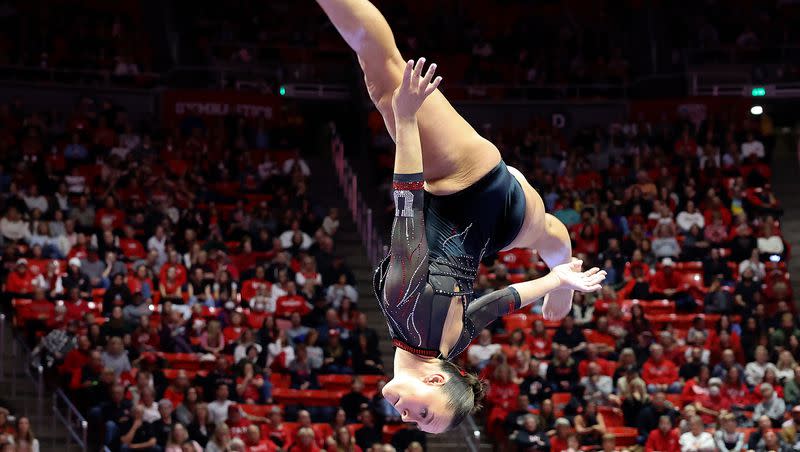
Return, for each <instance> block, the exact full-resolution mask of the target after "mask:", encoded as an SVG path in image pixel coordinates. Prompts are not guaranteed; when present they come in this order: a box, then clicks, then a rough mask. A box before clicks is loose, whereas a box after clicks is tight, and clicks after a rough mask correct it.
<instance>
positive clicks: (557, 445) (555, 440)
mask: <svg viewBox="0 0 800 452" xmlns="http://www.w3.org/2000/svg"><path fill="white" fill-rule="evenodd" d="M570 428H571V426H570V423H569V420H568V419H566V418H563V417H560V418H558V419H556V422H555V434H553V435H549V436H550V449H551V450H554V451H556V450H562V451H563V450H567V449H568V441H567V440H568V438H569V437H570V435H571V432H570ZM575 439H577V436H576V437H575Z"/></svg>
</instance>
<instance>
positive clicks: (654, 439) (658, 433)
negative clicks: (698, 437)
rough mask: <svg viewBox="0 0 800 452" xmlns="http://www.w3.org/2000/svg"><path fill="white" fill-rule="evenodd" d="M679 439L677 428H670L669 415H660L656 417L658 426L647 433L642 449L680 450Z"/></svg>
mask: <svg viewBox="0 0 800 452" xmlns="http://www.w3.org/2000/svg"><path fill="white" fill-rule="evenodd" d="M679 440H680V437H679V436H678V430H676V429H674V428H672V420H671V419H670V418H669V416H661V417H660V418H658V428H657V429H655V430H653V431H651V432H650V434H649V435H647V443H645V445H644V450H645V452H680V450H681V446H680V444H679V442H678V441H679Z"/></svg>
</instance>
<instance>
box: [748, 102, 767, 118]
mask: <svg viewBox="0 0 800 452" xmlns="http://www.w3.org/2000/svg"><path fill="white" fill-rule="evenodd" d="M761 113H764V107H762V106H761V105H753V106H752V107H750V114H751V115H754V116H758V115H760V114H761Z"/></svg>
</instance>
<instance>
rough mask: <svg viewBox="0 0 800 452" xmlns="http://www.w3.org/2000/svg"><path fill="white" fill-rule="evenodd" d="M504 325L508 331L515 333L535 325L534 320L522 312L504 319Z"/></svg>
mask: <svg viewBox="0 0 800 452" xmlns="http://www.w3.org/2000/svg"><path fill="white" fill-rule="evenodd" d="M503 325H505V329H506V331H509V332H510V331H514V330H516V329H517V328H520V329H523V330H524V329H526V328H530V327H531V325H533V318H532V317H531V316H529V315H528V314H524V313H522V312H516V313H514V314H509V315H507V316H505V317H503Z"/></svg>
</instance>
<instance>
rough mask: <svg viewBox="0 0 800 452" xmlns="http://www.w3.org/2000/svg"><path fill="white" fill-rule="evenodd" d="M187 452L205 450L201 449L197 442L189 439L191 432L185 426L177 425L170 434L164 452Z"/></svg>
mask: <svg viewBox="0 0 800 452" xmlns="http://www.w3.org/2000/svg"><path fill="white" fill-rule="evenodd" d="M187 450H188V451H191V452H202V451H203V448H202V447H200V444H198V443H197V441H194V440H192V439H189V432H188V431H187V430H186V427H184V426H183V424H180V423H176V424H175V427H173V429H172V431H171V432H170V434H169V439H168V440H167V444H166V448H165V449H164V452H184V451H187Z"/></svg>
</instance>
